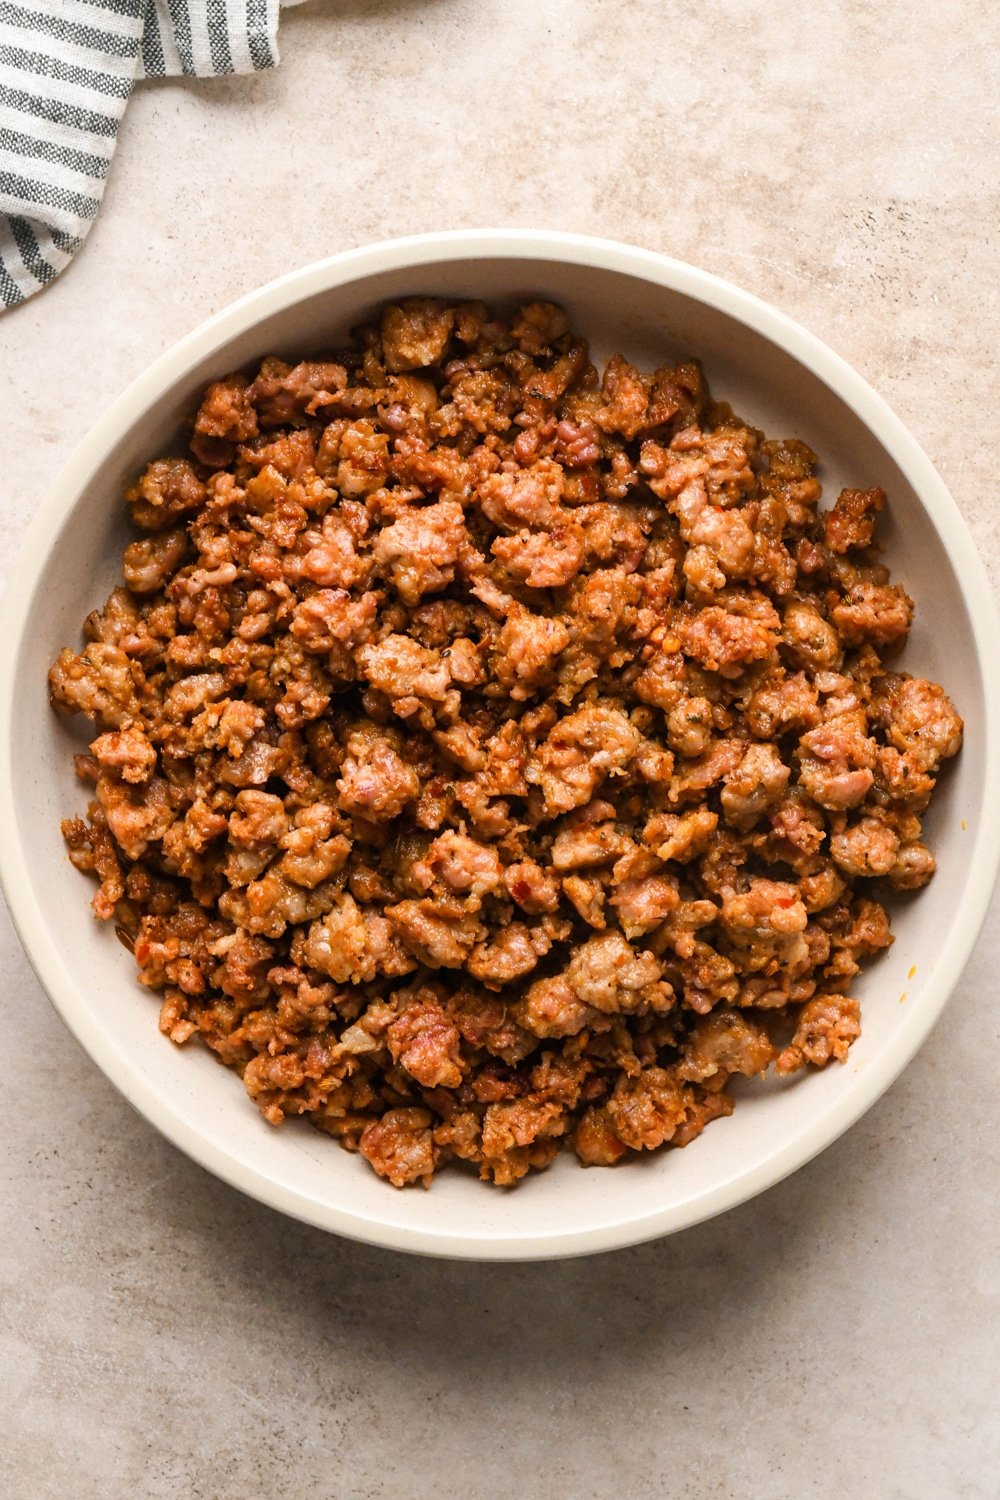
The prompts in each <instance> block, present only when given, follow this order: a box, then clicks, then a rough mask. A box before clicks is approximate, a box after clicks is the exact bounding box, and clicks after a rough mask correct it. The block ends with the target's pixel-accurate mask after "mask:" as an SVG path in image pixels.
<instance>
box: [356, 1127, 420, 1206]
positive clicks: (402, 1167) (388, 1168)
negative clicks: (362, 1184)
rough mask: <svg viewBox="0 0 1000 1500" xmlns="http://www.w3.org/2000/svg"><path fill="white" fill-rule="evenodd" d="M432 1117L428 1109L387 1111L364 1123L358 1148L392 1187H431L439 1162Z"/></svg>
mask: <svg viewBox="0 0 1000 1500" xmlns="http://www.w3.org/2000/svg"><path fill="white" fill-rule="evenodd" d="M431 1119H432V1116H431V1114H430V1112H429V1111H428V1110H426V1109H389V1110H386V1112H385V1114H384V1115H382V1117H381V1118H380V1119H375V1120H372V1121H371V1123H370V1124H368V1125H366V1126H365V1129H364V1132H363V1134H362V1136H361V1140H360V1142H359V1144H358V1150H359V1151H360V1152H361V1155H362V1156H363V1157H364V1159H365V1161H366V1162H368V1164H369V1165H370V1166H372V1167H374V1169H375V1171H376V1172H377V1173H378V1175H379V1176H380V1177H385V1178H387V1179H388V1180H389V1182H391V1183H392V1185H393V1187H396V1188H401V1187H406V1185H407V1184H408V1183H411V1182H422V1183H423V1184H424V1186H425V1187H429V1186H430V1181H431V1178H432V1177H433V1176H434V1168H435V1166H436V1164H437V1152H436V1150H435V1147H434V1137H433V1135H432V1133H431V1128H430V1127H431Z"/></svg>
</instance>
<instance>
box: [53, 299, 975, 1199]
mask: <svg viewBox="0 0 1000 1500" xmlns="http://www.w3.org/2000/svg"><path fill="white" fill-rule="evenodd" d="M190 449H191V457H189V458H161V459H157V460H156V461H155V462H154V463H152V464H150V466H149V467H148V468H147V469H146V471H145V473H144V474H143V475H142V476H141V478H140V479H139V480H138V482H137V483H136V484H135V486H134V488H132V489H131V490H129V492H128V495H127V500H128V503H129V506H130V507H131V513H132V517H133V519H134V521H135V523H136V525H137V526H138V527H139V528H140V530H141V532H142V536H141V538H140V539H139V540H136V541H133V542H132V543H131V544H130V545H129V546H128V547H127V548H126V550H125V555H124V560H123V573H124V581H125V587H123V588H117V589H115V591H114V593H113V594H112V595H111V598H110V599H109V600H108V602H107V604H106V605H105V607H104V609H103V610H101V611H98V612H95V613H94V614H92V615H90V616H89V617H88V619H87V621H86V625H85V632H84V633H85V638H86V644H85V645H84V646H83V649H82V650H80V651H72V650H64V651H63V652H62V653H61V655H60V656H59V659H58V661H57V662H56V663H55V665H54V667H53V668H52V671H51V677H50V680H51V692H52V699H53V702H54V704H55V705H56V707H57V708H58V709H60V710H61V711H63V712H66V713H77V712H81V713H83V714H86V715H88V716H89V717H90V718H91V719H92V720H94V722H95V724H96V726H97V728H98V729H99V731H100V732H99V734H98V737H97V738H96V739H95V740H94V741H93V743H92V745H91V746H90V753H89V754H87V755H81V756H78V757H77V768H78V773H79V775H80V777H81V778H82V779H83V780H84V781H85V782H87V783H90V784H92V785H93V788H94V794H93V795H94V800H93V801H92V802H91V804H90V807H89V810H88V814H87V818H86V820H84V819H81V818H74V819H72V820H70V821H68V822H67V823H65V824H64V832H65V836H66V840H67V843H68V845H69V850H70V857H71V858H72V860H73V862H74V863H75V864H76V865H77V866H78V867H79V868H80V869H81V870H87V871H91V872H93V873H94V874H95V875H96V876H97V878H98V879H99V881H100V886H99V890H98V893H97V895H96V897H95V898H94V908H95V911H96V912H97V915H98V916H99V917H101V918H103V919H105V920H114V921H115V922H116V924H117V926H118V930H119V934H120V935H121V937H122V939H123V941H125V942H126V943H127V945H128V946H130V947H133V948H134V952H135V958H136V961H137V963H138V966H139V976H140V979H141V981H142V983H143V984H145V985H147V986H148V987H149V988H150V989H153V990H156V991H158V992H160V994H161V996H162V1009H161V1013H160V1026H161V1029H162V1030H163V1031H164V1032H165V1033H166V1035H167V1036H168V1037H170V1038H171V1039H172V1040H173V1041H174V1042H177V1043H183V1042H185V1041H187V1040H188V1038H189V1037H192V1036H195V1035H197V1036H200V1037H201V1038H202V1040H203V1041H204V1042H206V1043H207V1045H208V1046H209V1047H211V1048H212V1049H213V1051H214V1052H215V1053H216V1054H217V1055H218V1056H219V1058H221V1060H222V1061H223V1062H225V1063H226V1064H228V1065H229V1066H231V1067H233V1068H235V1069H236V1070H237V1071H238V1072H239V1073H240V1075H241V1076H242V1078H243V1082H244V1084H245V1086H246V1089H247V1092H248V1093H249V1095H250V1096H251V1098H252V1099H254V1100H255V1101H256V1103H257V1105H258V1106H259V1108H260V1110H261V1111H262V1113H263V1115H264V1117H265V1118H266V1119H267V1120H269V1121H271V1122H272V1123H274V1124H278V1123H279V1122H280V1121H281V1120H282V1119H283V1118H284V1117H285V1116H287V1115H304V1116H307V1117H308V1118H309V1119H310V1120H311V1121H312V1123H313V1124H315V1125H317V1126H319V1127H320V1128H321V1129H323V1130H325V1131H328V1132H329V1133H330V1134H331V1135H333V1136H335V1137H336V1138H337V1139H338V1140H339V1141H340V1142H341V1143H342V1144H343V1145H344V1146H346V1147H347V1148H348V1149H350V1150H358V1151H360V1152H361V1154H362V1155H363V1156H364V1157H365V1159H366V1160H367V1161H368V1162H369V1163H370V1164H371V1165H372V1167H373V1168H374V1169H375V1171H376V1172H378V1173H380V1174H381V1175H382V1176H383V1177H385V1178H387V1179H388V1180H389V1181H390V1182H391V1183H393V1184H394V1185H395V1186H397V1187H399V1186H402V1185H403V1184H405V1183H411V1182H423V1183H427V1182H429V1181H430V1179H431V1177H432V1175H433V1173H434V1171H435V1170H436V1168H437V1167H438V1166H439V1165H440V1164H442V1163H444V1162H447V1161H449V1160H451V1159H454V1158H458V1159H461V1160H463V1161H466V1162H470V1163H474V1164H475V1165H476V1167H477V1168H478V1170H479V1173H480V1175H481V1176H482V1177H483V1178H484V1179H485V1180H487V1181H492V1182H495V1183H499V1184H504V1185H506V1184H510V1183H513V1182H515V1181H516V1180H517V1179H518V1178H520V1177H522V1176H523V1175H524V1174H525V1173H526V1172H527V1171H528V1170H529V1169H530V1168H532V1167H535V1168H538V1167H544V1166H545V1165H546V1164H547V1163H548V1162H550V1161H551V1160H552V1158H553V1157H554V1156H555V1155H556V1153H557V1152H558V1150H559V1147H560V1145H561V1144H563V1143H564V1142H565V1143H568V1144H569V1145H571V1146H572V1148H573V1150H574V1151H575V1152H576V1154H577V1156H578V1157H579V1158H580V1160H581V1161H582V1162H584V1163H585V1164H587V1165H611V1164H613V1163H616V1162H619V1161H621V1160H623V1159H625V1158H627V1157H629V1156H631V1155H632V1154H633V1153H636V1152H640V1151H644V1150H653V1149H655V1148H656V1147H658V1146H661V1145H664V1144H670V1145H674V1146H684V1145H687V1143H688V1142H689V1141H691V1140H693V1139H694V1137H695V1136H697V1135H698V1134H699V1133H700V1131H701V1130H702V1129H703V1128H704V1127H705V1125H706V1124H707V1123H708V1122H709V1121H710V1120H713V1119H715V1118H716V1117H717V1116H720V1115H727V1114H729V1113H730V1112H731V1110H732V1108H733V1101H732V1098H731V1096H730V1094H729V1093H728V1092H727V1086H728V1084H729V1081H730V1079H731V1078H733V1077H734V1076H735V1075H739V1074H744V1075H754V1074H759V1073H763V1072H764V1071H765V1070H766V1069H767V1068H768V1067H770V1066H771V1065H772V1064H773V1065H774V1067H775V1068H776V1069H777V1071H778V1072H779V1073H789V1072H792V1071H793V1070H794V1069H797V1068H802V1067H803V1066H805V1065H806V1064H812V1065H814V1066H816V1067H821V1066H823V1065H824V1064H825V1063H827V1062H828V1061H829V1060H830V1059H831V1058H836V1059H838V1060H841V1061H842V1060H843V1059H844V1057H845V1055H846V1053H847V1049H848V1048H849V1047H850V1045H851V1042H852V1041H853V1040H854V1038H855V1037H857V1035H858V1034H859V1030H860V1026H859V1007H858V1003H857V1001H856V1000H855V999H853V998H851V996H850V993H849V990H850V986H851V981H852V979H853V977H854V975H855V974H856V973H857V972H858V968H859V963H860V962H861V961H862V960H863V959H865V958H866V957H867V956H868V955H870V954H873V953H877V952H878V951H879V949H882V948H885V947H886V946H887V945H888V944H889V943H890V942H891V941H892V939H891V936H890V931H889V920H888V917H887V914H886V911H885V909H884V907H883V906H882V904H881V903H880V900H879V899H877V897H878V894H879V893H881V894H884V893H885V891H886V890H911V889H914V888H916V887H918V886H922V885H924V884H925V883H926V881H928V880H929V879H930V877H931V875H932V874H933V872H934V859H933V856H932V855H931V853H930V851H929V850H928V849H927V847H926V846H925V845H924V844H923V843H922V842H921V839H920V832H921V815H922V814H923V812H924V810H925V808H926V807H927V803H928V800H929V798H930V796H931V792H932V790H933V788H934V782H935V777H936V774H937V771H938V768H939V765H940V762H941V760H942V759H943V758H944V757H947V756H951V755H954V754H955V752H956V751H957V750H958V748H959V744H960V741H961V735H962V722H961V720H960V719H959V717H958V715H957V714H956V712H955V710H954V709H953V707H952V706H951V704H950V703H949V701H948V699H947V698H946V696H945V694H944V693H943V692H942V690H941V688H939V687H937V686H936V685H935V684H934V683H931V682H926V681H923V680H920V679H917V678H913V677H910V676H908V675H906V674H905V673H900V672H895V671H892V670H889V668H888V667H887V665H886V663H887V661H888V660H889V659H890V658H891V657H892V655H893V654H894V653H895V652H896V651H897V650H898V648H899V647H900V646H901V645H902V643H903V641H904V640H905V638H906V635H907V631H908V629H909V625H910V619H911V615H912V610H913V606H912V602H911V600H910V599H909V598H908V596H907V595H906V593H905V591H904V590H903V589H902V588H901V587H900V586H899V585H898V584H893V583H891V582H890V581H889V574H888V571H887V569H886V568H885V567H884V566H883V565H882V563H881V562H880V561H879V560H878V556H877V553H876V550H875V548H874V545H873V530H874V527H875V524H876V518H877V516H878V513H879V511H880V510H881V509H882V508H883V505H884V501H885V497H884V495H883V493H882V491H881V490H878V489H871V490H844V491H843V493H842V494H841V495H840V498H839V499H838V500H837V502H836V504H835V505H834V507H833V509H832V510H827V511H826V512H825V513H824V512H820V511H819V510H818V508H817V504H818V501H819V498H820V486H819V483H818V482H817V480H816V478H815V477H814V472H813V471H814V467H815V465H816V462H817V460H816V456H815V455H814V454H813V453H811V452H810V450H809V449H808V448H807V447H806V446H805V445H804V444H803V443H801V442H797V441H795V440H789V441H772V440H769V439H767V438H765V437H764V435H763V434H762V433H760V432H757V431H754V430H753V429H752V428H749V427H747V426H745V425H744V424H743V423H742V422H741V421H739V420H738V419H737V418H736V417H735V416H734V415H733V414H732V412H731V411H730V410H729V408H728V407H726V406H724V405H720V404H716V403H713V401H712V400H711V398H710V396H709V392H708V390H707V388H706V385H705V381H704V378H703V376H702V373H701V370H700V368H699V367H698V365H697V364H694V363H687V364H681V365H678V366H677V367H676V368H670V367H665V368H663V369H659V370H657V371H656V372H655V373H654V374H652V375H645V374H641V373H640V372H639V371H638V370H636V369H635V368H633V366H631V365H630V364H628V363H627V362H626V361H625V360H624V359H622V358H620V357H617V356H616V357H615V358H613V359H611V360H610V362H609V363H608V365H607V368H606V369H605V370H604V373H603V376H600V375H599V374H598V372H597V370H596V369H595V368H594V366H593V365H592V364H591V363H590V360H589V358H588V351H587V345H586V344H585V343H584V342H583V340H582V339H580V338H578V337H576V336H575V335H574V334H573V333H572V332H570V330H569V328H568V326H567V320H566V317H565V315H564V314H563V312H562V311H561V310H560V309H559V308H557V307H554V306H552V305H551V304H548V303H544V302H535V303H531V304H530V305H528V306H526V307H523V308H522V309H521V310H520V312H519V313H518V314H517V316H516V317H515V318H514V319H513V320H512V321H502V320H501V319H499V318H497V317H495V316H493V315H492V314H491V312H490V311H489V310H488V309H487V308H486V307H484V306H483V305H481V304H479V303H464V304H461V305H458V306H449V305H446V304H444V303H441V302H437V301H432V300H427V299H414V300H411V301H408V302H405V303H403V304H401V305H398V306H390V307H386V308H385V309H384V311H383V313H382V315H381V320H380V322H379V323H377V324H375V325H373V326H371V327H368V328H365V329H364V330H362V332H361V333H360V334H359V336H358V340H357V344H356V348H355V349H354V350H352V351H351V352H349V353H345V354H341V355H339V356H337V357H336V358H334V359H331V360H324V361H306V362H303V363H301V364H298V365H295V366H290V365H288V364H286V363H284V362H283V361H282V360H280V359H265V360H264V362H263V364H262V365H261V367H260V369H259V370H258V371H257V372H256V373H255V374H253V375H247V374H236V375H230V376H228V377H227V378H226V379H224V380H220V381H218V382H216V383H215V384H213V385H211V386H209V388H208V390H207V391H206V393H205V396H204V399H203V401H202V404H201V407H200V409H199V411H198V414H197V416H196V418H195V421H194V430H193V433H192V435H191V442H190ZM876 881H877V882H879V884H873V882H876Z"/></svg>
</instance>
